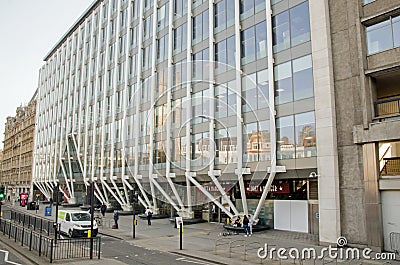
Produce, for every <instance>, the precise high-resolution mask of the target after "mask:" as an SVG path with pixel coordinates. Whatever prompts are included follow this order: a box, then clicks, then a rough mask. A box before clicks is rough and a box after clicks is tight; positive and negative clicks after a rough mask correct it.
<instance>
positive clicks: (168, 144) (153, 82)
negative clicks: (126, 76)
mask: <svg viewBox="0 0 400 265" xmlns="http://www.w3.org/2000/svg"><path fill="white" fill-rule="evenodd" d="M172 4H173V1H170V2H169V5H170V8H171V5H172ZM172 6H173V5H172ZM157 14H158V13H157V0H154V4H153V47H152V48H153V49H152V56H153V57H152V62H151V76H152V78H151V88H152V92H151V109H150V111H149V115H150V119H149V120H150V121H149V124H150V150H154V114H155V111H154V110H155V109H156V103H155V91H156V90H157V89H156V59H157V58H156V55H157V21H158V19H157ZM170 14H173V13H172V12H170ZM171 17H172V16H169V24H170V25H172V23H173V22H172V21H171V20H170V19H171ZM168 34H169V35H168V42H169V45H172V44H171V42H172V40H173V38H172V37H173V36H172V27H169V28H168ZM170 40H171V42H170ZM169 47H172V46H169ZM171 50H172V48H171ZM168 59H169V57H168ZM168 70H169V68H168ZM168 78H169V76H168ZM168 82H169V79H168ZM167 113H171V92H170V90H168V91H167ZM170 117H171V116H170V115H167V118H166V122H165V125H166V133H167V137H166V141H165V143H166V148H165V149H166V150H165V151H166V157H167V158H168V159H167V161H166V169H165V175H166V179H167V181H168V184H169V185H170V187H171V190H172V192H173V193H174V196H175V198H176V199H177V201H178V204H179V206H180V207H181V208H182V209H183V208H184V205H183V202H182V200H181V198H180V196H179V194H178V192H177V190H176V188H175V185H174V183H173V182H172V180H171V177H170V175H171V174H170V173H171V161H170V158H171V139H172V137H171V118H170ZM160 118H161V117H160ZM149 160H150V161H149V177H150V178H151V179H152V180H153V182H154V184H156V187H157V188H158V189H159V190H160V192H161V193H163V194H166V195H167V197H166V198H167V200H168V201H173V200H172V199H171V198H170V196H169V195H168V194H167V193H166V192H165V191H164V190H163V189H162V187H161V186H160V185H158V183H156V182H157V179H156V178H152V176H153V166H154V165H153V152H152V151H151V152H150V159H149ZM164 196H165V195H164ZM171 204H172V205H175V203H171ZM174 207H176V206H174ZM176 210H177V211H178V210H179V209H178V208H177V207H176Z"/></svg>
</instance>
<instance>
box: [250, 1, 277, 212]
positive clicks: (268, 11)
mask: <svg viewBox="0 0 400 265" xmlns="http://www.w3.org/2000/svg"><path fill="white" fill-rule="evenodd" d="M265 6H266V9H265V12H266V23H267V46H268V47H267V49H268V80H269V82H268V94H269V132H270V147H271V148H270V150H271V151H270V152H271V168H270V172H269V177H268V181H267V184H266V185H265V187H264V190H263V193H262V195H261V199H260V201H259V202H258V205H257V208H256V212H255V213H254V219H257V218H258V215H259V214H260V212H261V209H262V207H263V205H264V201H265V198H267V195H268V192H269V190H270V189H271V185H272V182H273V181H274V178H275V174H276V125H275V85H274V54H273V43H272V38H273V37H272V8H271V0H266V1H265Z"/></svg>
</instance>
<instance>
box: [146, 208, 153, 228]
mask: <svg viewBox="0 0 400 265" xmlns="http://www.w3.org/2000/svg"><path fill="white" fill-rule="evenodd" d="M145 214H146V216H147V225H151V217H152V216H153V212H152V211H151V210H150V208H149V207H147V209H146V212H145Z"/></svg>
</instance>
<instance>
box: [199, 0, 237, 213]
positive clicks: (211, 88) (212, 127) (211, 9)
mask: <svg viewBox="0 0 400 265" xmlns="http://www.w3.org/2000/svg"><path fill="white" fill-rule="evenodd" d="M208 14H209V21H210V22H211V21H214V0H209V1H208ZM208 31H209V35H208V36H209V42H208V45H209V51H210V52H209V67H210V82H209V93H210V94H209V99H208V100H209V102H210V117H207V118H208V120H209V133H210V139H211V140H212V142H210V145H209V146H210V151H209V154H210V166H209V171H208V176H209V177H210V178H211V180H212V182H213V183H214V185H215V186H216V187H217V189H218V191H219V192H220V193H221V196H222V197H223V198H224V200H225V201H227V202H228V204H229V207H230V208H231V209H232V210H233V212H234V213H235V214H236V215H238V214H239V212H238V210H237V209H236V207H235V205H233V203H232V201H231V200H230V198H229V197H228V196H227V195H226V192H225V190H224V189H223V188H222V186H221V184H220V183H219V181H218V179H217V178H216V175H215V172H214V163H215V156H214V154H215V144H214V139H215V100H218V99H216V98H215V79H214V69H215V68H214V67H215V63H218V62H214V53H215V49H214V44H215V41H214V23H209V27H208ZM211 158H212V160H211ZM224 208H225V207H224Z"/></svg>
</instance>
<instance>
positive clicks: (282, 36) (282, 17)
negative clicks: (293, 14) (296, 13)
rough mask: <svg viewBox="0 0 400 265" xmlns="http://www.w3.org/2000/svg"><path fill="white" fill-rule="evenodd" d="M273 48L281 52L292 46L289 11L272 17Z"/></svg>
mask: <svg viewBox="0 0 400 265" xmlns="http://www.w3.org/2000/svg"><path fill="white" fill-rule="evenodd" d="M272 27H273V40H272V43H273V49H274V52H279V51H282V50H285V49H288V48H289V47H290V31H289V12H288V11H286V12H283V13H280V14H278V15H276V16H275V17H273V19H272Z"/></svg>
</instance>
